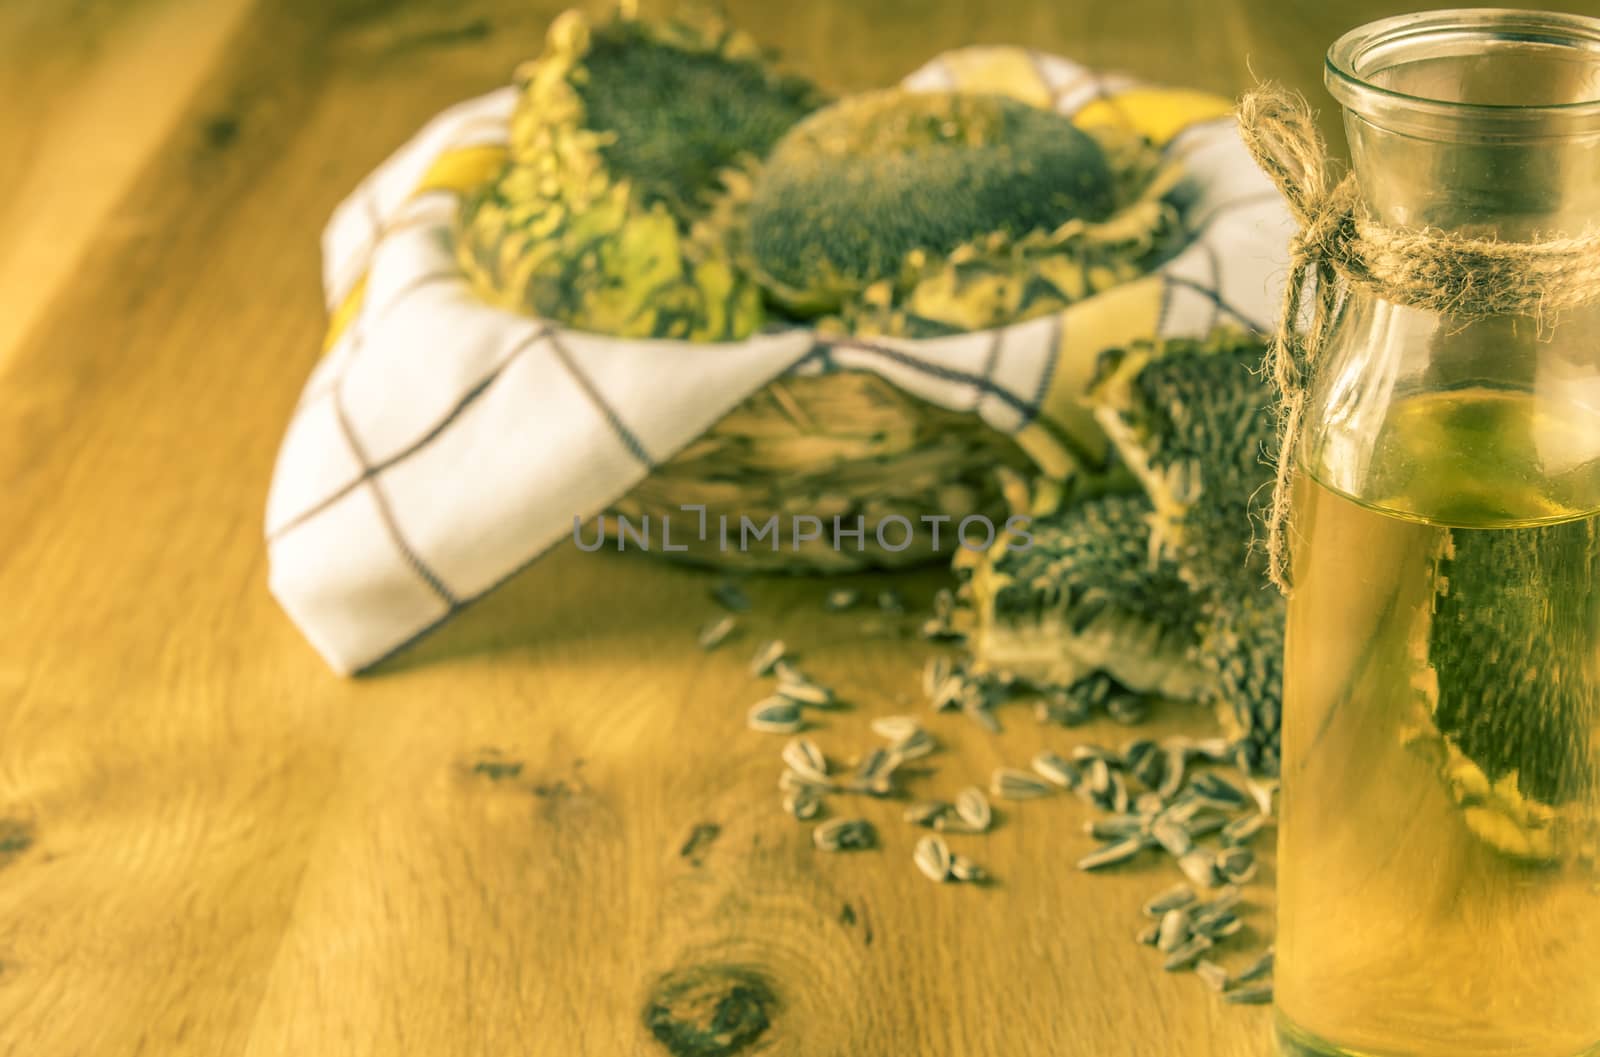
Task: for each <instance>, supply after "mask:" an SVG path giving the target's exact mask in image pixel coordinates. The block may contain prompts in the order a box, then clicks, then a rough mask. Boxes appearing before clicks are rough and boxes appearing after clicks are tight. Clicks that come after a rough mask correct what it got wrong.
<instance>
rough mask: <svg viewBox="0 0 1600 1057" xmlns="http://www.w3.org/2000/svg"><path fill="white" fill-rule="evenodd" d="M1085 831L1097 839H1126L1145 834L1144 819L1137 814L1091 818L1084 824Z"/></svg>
mask: <svg viewBox="0 0 1600 1057" xmlns="http://www.w3.org/2000/svg"><path fill="white" fill-rule="evenodd" d="M1083 831H1084V832H1085V833H1087V834H1088V835H1089V836H1091V837H1093V838H1094V839H1095V840H1101V841H1109V840H1124V839H1126V838H1128V837H1143V836H1144V820H1143V819H1142V818H1139V817H1138V816H1137V815H1116V816H1113V817H1111V818H1097V819H1091V820H1089V821H1088V822H1085V823H1084V824H1083Z"/></svg>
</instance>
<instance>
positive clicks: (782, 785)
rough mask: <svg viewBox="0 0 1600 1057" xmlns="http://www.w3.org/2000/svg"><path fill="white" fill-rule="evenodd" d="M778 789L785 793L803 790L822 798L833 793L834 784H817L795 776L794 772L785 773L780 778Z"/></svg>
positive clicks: (825, 782) (808, 779)
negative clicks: (823, 795)
mask: <svg viewBox="0 0 1600 1057" xmlns="http://www.w3.org/2000/svg"><path fill="white" fill-rule="evenodd" d="M778 788H779V789H782V790H783V791H784V792H785V793H797V792H800V791H802V790H804V791H806V792H810V793H815V794H816V795H817V796H821V795H822V794H824V793H829V792H832V791H833V783H832V782H829V781H823V782H817V781H814V780H812V779H810V778H806V777H803V776H801V775H798V774H795V773H794V772H793V771H788V770H786V771H784V772H783V773H782V774H780V775H779V776H778Z"/></svg>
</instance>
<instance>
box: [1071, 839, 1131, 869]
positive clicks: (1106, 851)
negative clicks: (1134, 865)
mask: <svg viewBox="0 0 1600 1057" xmlns="http://www.w3.org/2000/svg"><path fill="white" fill-rule="evenodd" d="M1143 849H1144V838H1142V837H1126V838H1124V839H1122V840H1119V841H1114V842H1113V843H1111V844H1103V845H1101V846H1100V847H1098V848H1096V849H1095V850H1094V851H1092V852H1090V853H1089V854H1088V855H1085V856H1084V857H1083V858H1081V859H1079V860H1078V869H1080V870H1098V869H1100V868H1101V867H1104V866H1116V865H1118V864H1119V863H1125V862H1127V861H1128V860H1129V859H1131V858H1133V857H1134V856H1135V855H1138V854H1139V852H1140V851H1142V850H1143Z"/></svg>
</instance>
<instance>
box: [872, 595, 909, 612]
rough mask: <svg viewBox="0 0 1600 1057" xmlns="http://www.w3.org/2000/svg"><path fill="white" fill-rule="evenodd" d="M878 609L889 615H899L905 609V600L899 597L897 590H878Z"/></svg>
mask: <svg viewBox="0 0 1600 1057" xmlns="http://www.w3.org/2000/svg"><path fill="white" fill-rule="evenodd" d="M878 609H879V610H881V611H882V612H884V613H888V614H890V615H891V616H900V615H901V614H902V613H904V612H905V611H906V600H905V599H904V598H902V597H900V592H899V591H879V592H878Z"/></svg>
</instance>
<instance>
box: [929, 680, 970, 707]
mask: <svg viewBox="0 0 1600 1057" xmlns="http://www.w3.org/2000/svg"><path fill="white" fill-rule="evenodd" d="M966 685H967V684H966V680H964V679H963V678H962V677H961V676H960V675H959V674H955V673H952V674H950V675H947V676H945V680H944V682H942V683H940V684H939V689H938V690H936V691H935V692H934V694H933V696H932V698H931V699H930V703H931V704H932V705H933V710H934V711H935V712H948V711H950V710H951V709H956V708H960V707H961V696H962V691H963V690H965V689H966Z"/></svg>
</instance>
